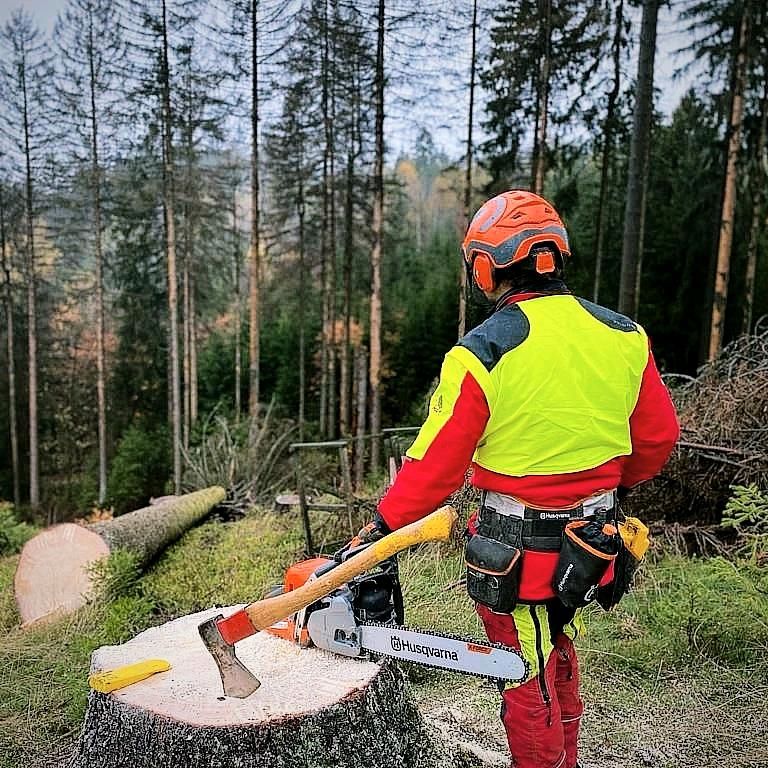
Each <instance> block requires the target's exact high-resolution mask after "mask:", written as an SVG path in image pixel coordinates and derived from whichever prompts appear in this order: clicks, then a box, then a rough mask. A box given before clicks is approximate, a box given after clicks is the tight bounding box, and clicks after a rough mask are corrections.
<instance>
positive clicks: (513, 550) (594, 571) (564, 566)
mask: <svg viewBox="0 0 768 768" xmlns="http://www.w3.org/2000/svg"><path fill="white" fill-rule="evenodd" d="M615 516H616V494H615V492H614V491H607V492H605V493H601V494H597V495H595V496H592V497H590V498H588V499H585V500H584V501H582V502H581V503H580V504H577V505H575V506H573V507H569V508H567V509H540V508H536V507H529V506H527V505H525V504H523V503H522V502H520V501H518V500H517V499H514V498H512V497H510V496H505V495H504V494H500V493H494V492H490V491H488V492H484V493H483V497H482V501H481V507H480V513H479V516H478V529H477V534H476V535H475V536H473V537H472V538H470V539H469V541H468V542H467V547H466V551H465V560H466V566H467V590H468V592H469V595H470V597H471V598H472V599H474V600H475V601H476V602H479V603H482V604H483V605H486V606H487V607H489V608H491V610H493V611H496V612H498V613H509V612H511V611H512V610H513V609H514V607H515V605H516V604H517V601H518V596H519V589H520V578H521V570H522V566H523V560H524V557H523V554H524V553H525V551H526V550H529V551H530V550H533V551H535V552H536V553H548V555H549V559H550V560H557V566H558V572H559V573H560V578H559V579H557V580H555V579H553V581H552V589H553V590H554V593H550V599H551V597H552V596H555V595H556V596H559V597H560V598H561V600H562V601H563V603H564V604H565V605H568V606H573V605H584V604H586V602H588V601H589V600H591V599H593V598H594V596H595V593H596V590H597V586H598V582H599V581H600V578H601V577H602V576H603V575H604V574H605V570H606V569H607V567H608V565H609V563H610V560H612V559H613V558H611V557H607V558H601V557H597V558H595V557H594V551H593V550H592V551H590V550H591V548H590V547H587V548H586V549H585V548H580V547H578V546H575V547H574V546H571V544H572V542H569V544H568V545H567V546H564V541H565V540H566V535H565V531H566V528H567V527H568V526H569V525H571V524H577V521H580V523H581V524H582V525H584V524H589V525H590V526H597V527H598V528H599V529H602V528H603V527H604V526H608V527H610V526H612V525H613V524H614V518H615ZM588 530H591V528H590V529H588ZM613 531H614V532H615V528H614V529H613ZM616 539H617V542H616V547H617V548H618V546H619V540H618V534H616ZM566 552H567V558H568V560H569V562H564V553H566ZM556 553H560V555H559V557H558V556H557V555H556ZM612 554H613V557H615V551H613V552H612ZM595 559H596V560H597V563H596V564H595V562H593V561H594V560H595ZM561 561H562V562H561ZM603 564H604V567H603V568H602V570H601V566H602V565H603ZM569 565H570V566H571V567H570V568H569ZM566 572H567V577H566V578H565V579H563V574H564V573H566ZM576 576H578V577H579V578H575V577H576ZM595 576H596V577H597V580H596V581H594V584H593V583H592V582H593V580H594V579H595ZM560 582H562V584H563V587H562V589H560V590H558V586H557V585H558V583H560ZM574 590H575V591H574ZM585 597H586V598H587V599H586V600H585Z"/></svg>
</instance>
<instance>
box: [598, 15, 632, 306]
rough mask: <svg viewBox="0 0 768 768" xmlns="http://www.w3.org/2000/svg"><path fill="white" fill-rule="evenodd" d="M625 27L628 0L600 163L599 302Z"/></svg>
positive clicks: (620, 22) (620, 20)
mask: <svg viewBox="0 0 768 768" xmlns="http://www.w3.org/2000/svg"><path fill="white" fill-rule="evenodd" d="M623 26H624V0H619V3H618V5H617V6H616V30H615V32H614V36H613V85H612V87H611V91H610V93H609V94H608V105H607V107H606V110H605V125H604V128H603V157H602V161H601V165H600V193H599V197H598V202H597V222H596V223H595V282H594V287H593V290H592V298H593V300H594V301H595V303H597V302H598V300H599V298H600V278H601V276H602V270H603V247H604V243H605V220H606V211H605V207H606V200H607V199H608V177H609V172H610V168H611V152H612V150H613V131H614V125H615V121H616V101H617V100H618V98H619V92H620V90H621V33H622V27H623Z"/></svg>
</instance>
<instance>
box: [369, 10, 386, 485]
mask: <svg viewBox="0 0 768 768" xmlns="http://www.w3.org/2000/svg"><path fill="white" fill-rule="evenodd" d="M375 79H376V85H375V88H376V127H375V132H376V151H375V159H374V170H373V190H374V191H373V226H372V234H373V248H372V249H371V271H372V280H371V312H370V324H371V325H370V337H371V358H370V364H369V368H368V371H369V382H370V390H371V393H370V402H371V469H372V470H373V471H374V472H375V471H376V470H377V469H378V468H379V453H380V449H381V440H380V438H379V433H380V432H381V257H382V241H383V236H384V0H379V10H378V33H377V43H376V78H375Z"/></svg>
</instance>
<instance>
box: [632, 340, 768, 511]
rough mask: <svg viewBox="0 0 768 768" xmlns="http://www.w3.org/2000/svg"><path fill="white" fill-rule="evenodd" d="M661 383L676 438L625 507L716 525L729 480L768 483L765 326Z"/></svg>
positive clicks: (767, 346)
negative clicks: (658, 470)
mask: <svg viewBox="0 0 768 768" xmlns="http://www.w3.org/2000/svg"><path fill="white" fill-rule="evenodd" d="M667 384H668V386H669V387H670V390H671V392H672V397H673V398H674V400H675V404H676V405H677V408H678V413H679V416H680V425H681V429H682V433H681V437H680V442H679V443H678V445H677V447H676V448H675V451H674V453H673V454H672V457H671V458H670V461H669V463H668V464H667V466H666V467H665V469H664V471H663V473H662V474H661V476H660V477H658V478H657V479H656V480H654V481H653V482H650V483H647V484H646V485H645V486H642V487H641V488H639V489H638V490H637V491H636V492H634V493H633V494H632V495H631V497H630V500H629V504H628V505H627V506H628V507H631V508H632V509H634V510H635V511H637V512H639V513H641V514H642V515H643V516H645V517H648V518H651V519H662V518H663V519H664V520H666V521H667V522H682V521H697V522H700V523H706V522H711V523H717V522H719V521H720V515H721V513H722V510H723V507H724V506H725V503H726V501H727V500H728V498H729V496H730V495H731V491H730V488H731V486H732V485H747V484H749V483H754V484H756V485H757V486H758V487H759V488H768V328H766V327H765V325H763V328H762V329H760V328H758V329H756V332H755V334H754V335H752V336H742V337H740V338H739V339H737V340H735V341H734V342H732V343H731V344H729V345H728V346H727V347H726V348H725V349H723V351H722V352H721V354H720V355H719V356H718V358H717V359H716V360H714V361H713V362H712V363H708V364H706V365H705V366H704V367H703V368H701V370H700V371H699V375H698V376H697V377H696V378H689V377H682V376H671V377H669V378H668V379H667Z"/></svg>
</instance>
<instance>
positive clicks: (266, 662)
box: [91, 606, 379, 726]
mask: <svg viewBox="0 0 768 768" xmlns="http://www.w3.org/2000/svg"><path fill="white" fill-rule="evenodd" d="M241 607H242V606H232V607H229V608H224V609H218V608H212V609H210V610H207V611H201V612H200V613H194V614H191V615H189V616H184V617H182V618H180V619H176V620H174V621H171V622H168V623H166V624H163V625H161V626H159V627H153V628H151V629H148V630H146V631H144V632H142V633H141V634H139V635H137V636H136V637H134V638H133V639H132V640H129V641H128V642H127V643H124V644H122V645H111V646H103V647H101V648H99V649H97V650H96V651H94V653H93V656H92V658H91V671H92V672H94V671H101V670H105V669H111V668H115V667H118V666H121V665H124V664H132V663H135V662H137V661H142V660H144V659H149V658H163V659H166V660H167V661H168V662H170V664H171V669H170V670H169V671H168V672H163V673H161V674H158V675H154V676H153V677H151V678H148V679H147V680H143V681H141V682H139V683H136V684H135V685H132V686H130V687H128V688H124V689H122V690H119V691H115V692H114V693H112V694H109V695H110V696H114V697H115V698H116V699H117V700H119V701H122V702H124V703H125V704H127V705H129V706H133V707H137V708H139V709H145V710H149V711H151V712H154V713H156V714H160V715H165V716H166V717H170V718H172V719H174V720H180V721H183V722H187V723H190V724H193V725H216V726H222V725H245V724H258V723H265V722H269V721H274V720H279V719H280V718H283V717H286V716H290V715H298V714H306V713H309V712H314V711H317V710H321V709H324V708H326V707H329V706H331V705H333V704H335V703H337V702H338V701H340V700H341V699H343V698H344V697H345V696H348V695H349V694H350V693H352V692H353V691H355V690H359V689H361V688H364V687H365V686H367V685H369V684H370V682H371V680H372V679H373V678H374V677H375V675H376V674H377V673H378V671H379V666H378V665H377V664H374V663H371V662H365V661H359V660H357V659H348V658H345V657H342V656H337V655H334V654H330V653H326V652H325V651H321V650H318V649H316V648H310V649H301V648H299V647H298V646H296V645H294V644H293V643H290V642H288V641H287V640H282V639H280V638H277V637H274V636H272V635H270V634H268V633H266V632H259V633H257V634H255V635H253V636H252V637H249V638H246V639H245V640H242V641H240V642H239V643H238V644H237V655H238V658H239V659H240V660H241V661H242V662H243V664H245V665H246V667H248V669H250V670H251V671H252V672H253V673H254V674H255V675H256V676H257V677H258V679H259V680H260V681H261V687H260V688H259V689H258V690H257V691H256V692H255V693H253V694H252V695H251V696H249V697H248V698H247V699H234V698H227V697H224V696H223V691H222V688H221V681H220V678H219V673H218V669H217V667H216V665H215V663H214V662H213V659H212V658H211V656H210V654H209V653H208V651H207V650H206V648H205V646H204V645H203V642H202V640H201V639H200V637H199V635H198V632H197V627H198V625H199V624H200V623H201V622H202V621H205V620H206V619H208V618H210V617H211V616H215V615H216V614H218V613H223V614H224V615H225V616H227V615H229V614H231V613H234V611H236V610H238V609H239V608H241Z"/></svg>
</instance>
